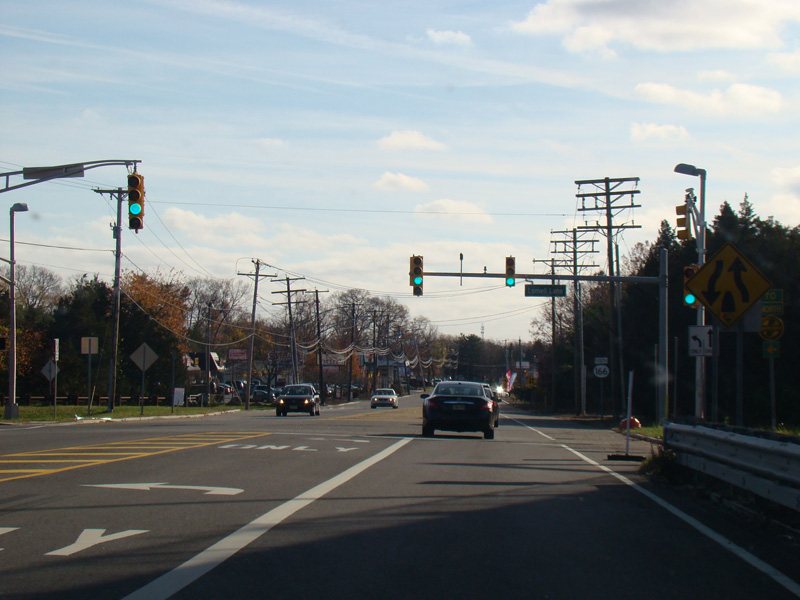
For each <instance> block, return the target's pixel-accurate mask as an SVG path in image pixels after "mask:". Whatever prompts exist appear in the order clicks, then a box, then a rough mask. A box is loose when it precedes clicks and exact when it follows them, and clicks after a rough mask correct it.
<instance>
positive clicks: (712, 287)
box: [703, 261, 723, 304]
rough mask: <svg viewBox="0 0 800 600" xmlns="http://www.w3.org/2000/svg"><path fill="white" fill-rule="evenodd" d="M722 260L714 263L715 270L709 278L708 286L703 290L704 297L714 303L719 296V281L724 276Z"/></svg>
mask: <svg viewBox="0 0 800 600" xmlns="http://www.w3.org/2000/svg"><path fill="white" fill-rule="evenodd" d="M722 268H723V265H722V261H717V262H716V263H715V264H714V272H713V273H712V274H711V276H710V277H709V278H708V288H707V289H705V290H703V297H704V298H705V299H706V300H707V301H708V303H709V304H714V302H716V301H717V298H718V297H719V292H718V291H717V281H719V278H720V277H721V276H722Z"/></svg>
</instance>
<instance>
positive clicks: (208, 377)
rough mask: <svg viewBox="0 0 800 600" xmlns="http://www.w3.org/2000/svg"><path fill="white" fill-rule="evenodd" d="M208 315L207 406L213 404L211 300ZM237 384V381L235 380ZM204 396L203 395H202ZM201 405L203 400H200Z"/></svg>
mask: <svg viewBox="0 0 800 600" xmlns="http://www.w3.org/2000/svg"><path fill="white" fill-rule="evenodd" d="M207 306H208V316H207V318H206V357H205V359H206V360H205V363H206V406H211V302H209V303H208V304H207ZM233 384H234V385H236V382H235V381H234V382H233ZM201 398H202V396H201ZM200 406H203V401H202V400H200Z"/></svg>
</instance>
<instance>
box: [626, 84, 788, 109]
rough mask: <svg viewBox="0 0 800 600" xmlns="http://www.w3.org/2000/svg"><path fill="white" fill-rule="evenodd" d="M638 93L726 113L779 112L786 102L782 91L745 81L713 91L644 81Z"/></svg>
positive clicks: (654, 99)
mask: <svg viewBox="0 0 800 600" xmlns="http://www.w3.org/2000/svg"><path fill="white" fill-rule="evenodd" d="M636 94H637V95H638V96H639V97H640V98H643V99H644V100H649V101H650V102H658V103H661V104H674V105H677V106H683V107H684V108H688V109H691V110H697V111H702V112H709V113H714V114H724V115H731V114H734V115H757V114H763V113H776V112H778V111H780V109H781V105H782V98H781V95H780V93H779V92H776V91H775V90H770V89H768V88H764V87H760V86H756V85H748V84H744V83H735V84H733V85H731V86H730V87H729V88H728V89H727V90H724V91H720V90H714V91H713V92H711V93H709V94H700V93H698V92H692V91H689V90H681V89H678V88H676V87H673V86H671V85H667V84H664V83H641V84H639V85H637V86H636Z"/></svg>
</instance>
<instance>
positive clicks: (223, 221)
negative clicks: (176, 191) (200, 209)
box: [163, 206, 261, 239]
mask: <svg viewBox="0 0 800 600" xmlns="http://www.w3.org/2000/svg"><path fill="white" fill-rule="evenodd" d="M163 218H164V222H165V223H166V224H167V226H168V227H169V228H170V229H173V230H175V231H180V232H186V233H191V234H192V236H194V237H201V238H206V239H209V238H214V237H216V236H219V235H225V236H227V235H236V236H237V237H241V236H243V235H247V234H254V233H257V232H258V231H260V230H261V224H260V222H259V221H258V220H256V219H252V218H250V217H246V216H244V215H241V214H239V213H235V212H234V213H229V214H224V215H219V216H216V217H207V216H205V215H202V214H198V213H195V212H192V211H189V210H183V209H180V208H176V207H174V206H171V207H169V208H168V209H167V210H166V211H164V214H163Z"/></svg>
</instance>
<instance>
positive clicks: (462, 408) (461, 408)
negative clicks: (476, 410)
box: [453, 404, 467, 410]
mask: <svg viewBox="0 0 800 600" xmlns="http://www.w3.org/2000/svg"><path fill="white" fill-rule="evenodd" d="M466 409H467V407H466V406H464V405H463V404H454V405H453V410H466Z"/></svg>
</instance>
